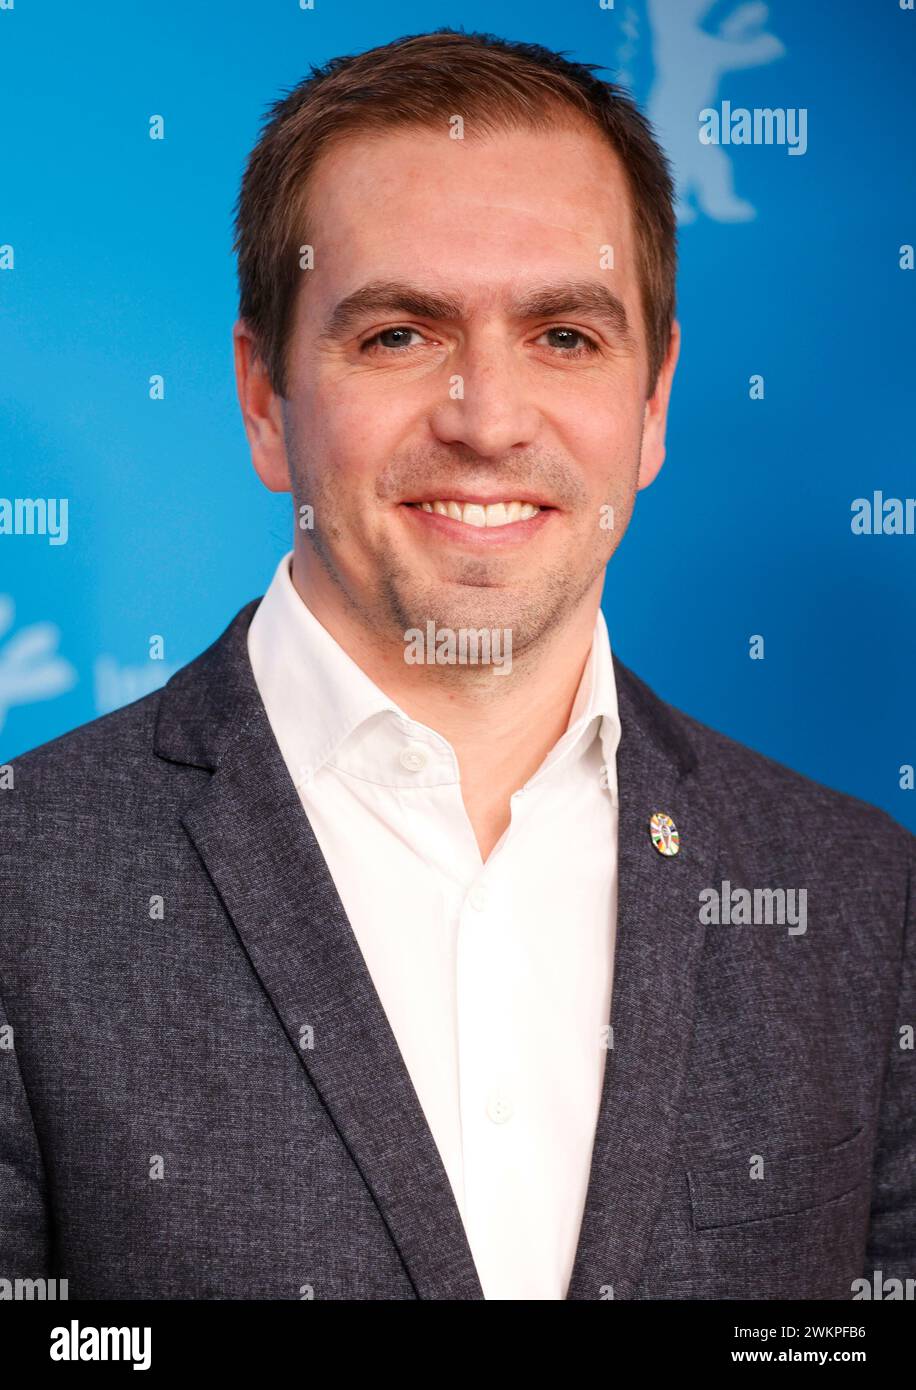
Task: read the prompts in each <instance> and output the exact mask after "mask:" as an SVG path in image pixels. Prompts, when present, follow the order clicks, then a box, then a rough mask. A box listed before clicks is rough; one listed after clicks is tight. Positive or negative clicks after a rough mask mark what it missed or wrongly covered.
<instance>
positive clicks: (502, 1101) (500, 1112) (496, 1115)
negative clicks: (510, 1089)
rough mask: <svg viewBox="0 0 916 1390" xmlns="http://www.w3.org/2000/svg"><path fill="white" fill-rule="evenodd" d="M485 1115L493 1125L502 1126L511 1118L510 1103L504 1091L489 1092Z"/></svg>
mask: <svg viewBox="0 0 916 1390" xmlns="http://www.w3.org/2000/svg"><path fill="white" fill-rule="evenodd" d="M487 1114H488V1115H489V1117H490V1119H491V1120H492V1121H493V1123H494V1124H495V1125H504V1124H505V1123H506V1121H507V1120H511V1118H512V1102H511V1100H510V1099H509V1097H508V1096H507V1095H506V1093H505V1092H504V1091H491V1092H490V1095H489V1097H488V1099H487Z"/></svg>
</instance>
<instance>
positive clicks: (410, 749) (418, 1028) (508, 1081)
mask: <svg viewBox="0 0 916 1390" xmlns="http://www.w3.org/2000/svg"><path fill="white" fill-rule="evenodd" d="M291 554H292V552H290V554H287V555H285V556H284V557H283V559H282V560H281V561H280V564H279V565H278V566H277V570H276V573H275V575H274V578H273V580H272V582H271V585H270V588H269V589H268V591H267V593H266V595H265V596H264V599H263V601H262V602H261V604H260V606H259V607H258V609H257V611H256V612H255V615H254V618H253V620H252V623H251V627H250V629H249V636H248V651H249V655H250V658H251V663H252V667H253V670H254V675H255V680H256V682H257V686H258V690H259V691H260V694H261V698H262V699H263V701H264V705H265V708H266V711H267V716H268V719H269V721H270V724H271V728H272V729H273V732H274V735H275V737H276V739H277V743H278V745H279V747H280V751H281V753H282V755H283V758H284V760H285V762H286V766H287V768H288V769H289V773H290V776H291V777H292V779H293V782H294V784H295V786H296V788H297V790H298V792H299V795H300V798H301V801H302V805H303V808H304V810H305V813H306V815H307V816H308V819H309V821H310V823H311V826H312V829H313V830H314V833H315V837H316V839H317V841H318V844H319V846H320V847H321V851H322V853H323V855H324V858H325V860H326V861H327V865H328V868H329V869H330V872H331V876H332V877H333V879H334V883H335V885H336V887H337V892H338V894H339V896H340V899H341V902H342V903H343V906H344V908H345V910H346V913H347V917H348V918H349V921H350V925H351V927H352V929H353V932H354V934H355V936H356V939H357V942H358V944H359V947H360V950H361V952H362V954H363V957H364V959H365V961H366V965H367V967H368V970H369V973H370V975H371V977H372V980H373V983H374V985H375V988H376V991H377V993H378V995H379V998H380V1000H381V1002H382V1006H383V1008H384V1010H385V1013H386V1014H387V1016H388V1020H389V1022H390V1024H391V1029H392V1032H393V1033H394V1036H395V1038H396V1040H397V1043H398V1046H399V1048H400V1051H401V1055H402V1057H403V1059H404V1063H405V1065H406V1067H407V1070H408V1072H409V1074H410V1078H411V1080H412V1082H413V1086H414V1089H415V1091H416V1094H417V1097H418V1099H419V1102H420V1105H421V1107H422V1109H423V1112H424V1114H425V1116H426V1120H427V1123H428V1125H429V1128H430V1131H431V1133H432V1135H433V1138H434V1140H435V1142H436V1144H437V1146H438V1149H439V1153H440V1155H441V1157H442V1162H443V1165H444V1167H445V1171H446V1173H447V1174H448V1178H449V1181H450V1182H451V1185H452V1189H453V1191H454V1194H455V1200H456V1203H457V1205H458V1209H459V1211H460V1213H461V1218H462V1221H463V1222H464V1228H465V1231H466V1233H467V1238H468V1243H469V1245H470V1248H471V1253H472V1255H473V1257H474V1263H475V1265H476V1267H477V1272H478V1275H479V1278H480V1282H481V1286H482V1288H483V1292H484V1296H485V1297H486V1298H488V1299H525V1300H527V1299H564V1298H565V1297H566V1289H567V1286H568V1283H569V1278H570V1274H571V1273H572V1267H573V1260H574V1257H575V1253H576V1247H577V1244H578V1237H579V1228H580V1225H581V1221H582V1213H583V1208H584V1204H585V1193H586V1187H587V1184H588V1177H589V1171H590V1165H591V1154H592V1143H593V1139H594V1133H595V1124H596V1121H597V1117H598V1108H599V1103H600V1098H601V1088H602V1081H603V1077H604V1066H605V1060H606V1055H607V1047H608V1045H609V1044H608V1038H607V1031H608V1030H607V1024H608V1022H609V1018H610V1002H611V984H612V976H613V961H614V940H615V931H616V922H617V773H616V757H617V745H618V742H619V738H620V724H619V719H618V714H617V692H616V687H615V683H614V672H613V664H612V659H611V648H610V641H609V638H608V632H607V627H606V625H605V621H604V617H603V615H602V614H601V613H600V612H599V614H598V619H597V622H596V626H595V634H594V638H593V641H592V649H591V654H590V656H589V660H588V662H587V664H586V667H585V670H584V672H583V676H582V680H581V682H580V685H579V689H578V692H577V695H576V699H575V703H574V705H573V710H572V714H571V716H570V720H569V725H568V727H567V729H566V732H565V733H564V734H563V735H562V737H561V738H560V739H559V740H558V741H557V743H556V744H555V745H554V747H553V748H552V749H551V751H550V752H549V754H548V755H547V757H546V758H545V759H544V761H543V763H542V764H541V766H540V767H539V768H538V770H537V772H536V773H535V774H534V776H533V777H531V778H530V779H529V781H528V782H526V783H525V785H524V786H523V787H521V788H520V789H519V790H518V791H516V792H515V793H514V794H513V796H512V798H511V803H510V808H511V821H510V824H509V826H508V828H507V829H506V831H505V833H504V834H503V836H502V838H501V839H500V841H499V843H498V844H497V845H496V846H495V848H494V849H493V851H492V852H491V854H490V855H489V857H488V859H487V861H486V863H484V862H483V861H482V859H481V855H480V850H479V847H478V845H477V841H476V839H475V836H474V832H473V829H472V827H471V823H470V820H469V818H468V815H467V812H466V810H465V807H464V802H463V800H462V796H461V782H460V775H459V769H458V761H457V758H456V756H455V753H454V751H453V749H452V746H451V744H450V743H449V742H448V741H447V740H446V739H444V738H443V737H442V736H441V735H440V734H438V733H436V731H435V730H434V729H430V728H427V727H426V725H424V724H418V723H417V722H415V721H414V720H412V719H410V718H409V717H408V716H407V715H406V714H405V713H404V712H403V710H401V709H400V708H399V706H398V705H396V704H395V702H394V701H393V700H391V699H389V698H388V696H387V695H385V693H384V692H383V691H382V690H380V689H379V687H378V686H377V685H375V684H374V682H373V681H371V680H370V679H369V677H368V676H367V675H366V674H365V672H364V671H363V670H362V669H361V668H360V667H359V666H358V665H357V664H356V662H355V661H353V660H352V659H351V658H350V657H349V656H348V655H347V653H346V652H345V651H344V650H343V648H342V647H341V646H340V645H339V644H338V643H337V642H336V641H335V640H334V638H333V637H331V635H330V633H328V631H327V630H326V629H325V628H324V627H322V625H321V624H320V623H319V622H318V620H317V619H316V618H315V617H314V615H313V614H312V612H311V611H310V609H309V608H308V607H307V606H306V604H305V603H304V602H303V600H302V599H301V598H300V597H299V595H298V594H297V592H296V590H295V588H294V587H293V583H292V578H291V575H290V569H289V565H290V560H291ZM508 679H511V676H510V677H508Z"/></svg>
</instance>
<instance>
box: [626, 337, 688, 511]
mask: <svg viewBox="0 0 916 1390" xmlns="http://www.w3.org/2000/svg"><path fill="white" fill-rule="evenodd" d="M680 350H681V326H680V324H679V323H678V321H677V319H675V320H674V322H673V323H672V325H671V337H670V338H669V339H668V351H667V352H666V354H665V360H664V362H663V363H662V365H661V368H660V370H659V373H658V380H657V381H656V383H655V390H654V391H653V392H652V395H651V396H650V397H649V399H648V400H647V401H646V408H645V413H644V415H643V431H642V448H641V449H640V454H639V474H638V479H637V483H636V487H637V490H639V489H640V488H644V487H648V486H649V484H650V483H654V482H655V479H656V478H657V476H658V473H659V471H660V469H661V466H662V464H663V463H664V462H665V428H666V426H667V423H668V401H669V399H670V397H671V383H672V381H673V379H674V369H675V367H676V366H677V359H678V355H679V353H680Z"/></svg>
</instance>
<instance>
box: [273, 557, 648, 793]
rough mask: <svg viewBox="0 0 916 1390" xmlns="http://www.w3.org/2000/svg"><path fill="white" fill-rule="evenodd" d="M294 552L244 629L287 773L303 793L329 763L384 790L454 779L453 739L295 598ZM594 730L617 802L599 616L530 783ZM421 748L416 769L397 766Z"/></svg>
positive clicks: (587, 741) (613, 706)
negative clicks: (566, 714) (556, 730)
mask: <svg viewBox="0 0 916 1390" xmlns="http://www.w3.org/2000/svg"><path fill="white" fill-rule="evenodd" d="M292 554H293V552H292V551H289V552H288V553H287V554H286V555H284V556H283V558H282V560H281V561H280V563H279V564H278V565H277V568H276V571H275V573H274V577H273V579H272V581H271V583H270V586H269V588H268V590H267V592H266V593H265V595H264V597H263V599H262V600H261V602H260V604H259V605H258V608H257V610H256V611H255V614H254V617H253V618H252V620H251V625H250V627H249V630H248V653H249V657H250V659H251V665H252V669H253V671H254V676H255V681H256V683H257V686H258V690H259V692H260V694H261V698H262V700H263V701H264V706H265V709H266V711H267V717H268V719H269V721H270V724H271V727H272V729H273V731H274V735H275V737H276V739H277V742H278V744H279V747H280V751H281V753H282V754H283V758H284V761H285V762H286V766H287V768H288V770H289V774H290V776H291V778H292V780H293V782H294V783H295V785H296V787H297V789H300V788H301V787H302V786H304V785H307V784H308V783H309V782H310V781H311V780H312V779H313V778H314V776H315V774H316V773H317V772H318V771H319V769H320V768H322V767H323V766H325V764H332V765H333V766H335V767H337V768H338V769H339V770H340V771H342V772H345V773H348V774H349V775H351V776H354V777H359V778H362V779H364V780H367V781H371V782H377V783H380V784H382V785H386V786H392V787H394V786H403V787H411V788H412V787H420V786H436V785H440V784H441V783H443V782H458V781H459V770H458V762H457V759H456V757H455V754H454V750H453V749H452V747H451V744H450V743H449V742H448V740H447V739H444V738H443V737H442V736H441V735H440V734H437V733H436V732H435V730H433V729H430V728H428V727H427V726H426V725H424V724H419V723H417V722H416V721H415V720H412V719H411V718H410V716H409V715H407V714H406V713H405V712H404V710H402V709H401V707H400V706H399V705H398V704H396V703H395V701H394V700H392V699H391V698H390V697H389V696H388V695H386V694H385V692H384V691H383V690H381V689H380V688H379V687H378V686H377V685H376V684H375V682H374V681H372V680H370V679H369V677H368V676H367V675H366V673H365V671H363V670H362V668H361V667H360V666H358V665H357V663H356V662H355V661H354V660H353V659H352V657H350V656H348V654H347V653H346V652H345V651H344V649H343V648H342V647H341V646H340V644H339V643H338V642H337V641H336V640H335V639H334V638H333V637H332V636H331V634H330V633H329V632H328V631H327V629H326V628H324V627H322V625H321V623H319V621H318V619H317V618H316V617H315V616H314V614H313V613H312V611H311V609H310V608H309V607H308V605H307V604H306V603H305V602H304V600H303V599H302V598H301V597H300V595H299V594H298V592H297V591H296V589H295V587H294V585H293V581H292V576H291V573H290V562H291V559H292ZM596 733H599V734H600V738H601V753H602V760H603V764H604V774H605V777H606V780H607V786H608V790H609V792H610V795H611V798H612V800H613V801H615V802H616V799H617V774H616V752H617V745H618V743H619V740H620V721H619V716H618V710H617V691H616V684H615V680H614V671H613V659H612V656H611V647H610V639H609V636H608V630H607V624H606V623H605V620H604V615H603V613H601V611H600V610H599V612H598V617H597V620H596V623H595V633H594V636H593V638H592V646H591V652H590V654H589V658H588V661H587V662H586V665H585V669H584V671H583V673H582V679H581V680H580V682H579V688H578V690H577V692H576V698H575V700H574V702H573V709H572V713H571V715H570V718H569V723H568V725H567V728H566V731H565V733H564V734H563V735H562V736H561V737H560V739H558V741H557V743H556V744H555V745H554V747H553V748H552V749H551V750H550V752H549V754H548V755H547V757H546V758H545V759H544V762H543V763H542V764H541V766H540V768H539V769H538V771H537V772H536V773H535V775H534V777H533V778H531V780H530V782H529V783H528V785H529V786H533V785H534V784H535V783H536V782H538V781H540V779H541V778H542V777H546V776H547V775H548V773H549V772H550V770H551V769H552V768H554V767H555V766H556V765H557V763H559V762H561V761H565V760H566V759H567V758H569V759H573V758H575V757H579V756H584V754H585V753H586V752H587V751H588V748H589V747H590V746H591V744H592V742H593V740H594V738H595V735H596ZM408 747H409V748H411V749H414V750H416V748H419V749H420V751H421V756H425V758H426V763H425V765H424V766H423V767H422V768H421V769H420V770H419V771H418V770H417V769H416V767H415V766H414V765H411V766H410V767H408V766H406V765H405V764H404V763H403V762H402V761H401V755H402V754H403V753H404V751H405V749H407V748H408Z"/></svg>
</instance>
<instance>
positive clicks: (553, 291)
mask: <svg viewBox="0 0 916 1390" xmlns="http://www.w3.org/2000/svg"><path fill="white" fill-rule="evenodd" d="M309 207H310V213H311V218H312V222H311V227H312V231H313V237H314V247H315V267H314V269H313V270H311V271H309V272H307V273H304V274H303V285H302V288H301V291H300V293H299V295H298V298H297V302H296V308H295V313H294V319H293V325H292V332H291V337H290V341H289V350H288V357H287V361H288V380H287V398H286V401H285V402H284V404H283V412H282V415H283V435H284V438H285V453H286V458H285V460H284V461H283V464H284V467H285V466H287V465H288V468H289V483H290V484H291V485H292V490H293V493H294V497H295V500H296V502H297V503H298V504H300V505H301V504H304V503H308V504H311V506H312V507H313V508H314V529H313V530H311V531H307V532H301V531H300V532H298V533H297V540H296V543H297V554H296V561H295V564H296V567H297V571H298V572H299V574H300V575H301V578H302V580H303V582H304V584H305V585H306V587H307V589H308V590H309V592H313V593H316V594H317V595H318V596H319V598H320V605H319V606H326V605H327V604H328V603H331V604H333V605H336V606H337V611H338V612H342V611H343V610H344V609H346V610H347V612H348V615H349V617H350V618H351V619H352V617H353V616H354V615H355V616H356V617H357V618H358V619H359V620H361V621H362V623H363V625H364V627H365V629H366V631H367V632H370V631H371V633H372V634H373V635H374V636H375V637H376V638H379V637H381V638H383V639H391V640H393V641H397V642H399V643H402V642H403V634H404V632H405V630H406V629H407V628H410V627H424V626H425V624H426V622H427V621H428V620H430V619H432V620H434V621H435V622H436V623H437V624H439V625H440V626H446V627H451V628H462V627H465V628H481V627H486V628H490V629H493V628H502V629H504V628H509V629H510V630H511V632H512V642H513V651H514V653H515V654H516V656H519V655H521V654H522V653H523V652H524V651H526V650H527V649H529V648H533V647H535V646H536V644H537V642H538V640H540V639H541V638H543V637H545V636H546V635H548V634H550V633H555V631H556V629H558V628H561V627H562V626H563V624H565V623H568V622H569V621H570V619H571V618H572V616H573V615H575V614H576V613H577V612H578V613H581V612H582V611H583V607H582V606H583V605H588V604H590V603H593V604H597V602H598V599H599V598H600V591H601V584H602V580H603V572H604V568H605V566H606V564H607V562H608V559H609V558H610V556H611V554H612V553H613V551H614V550H615V549H616V546H617V545H618V543H619V541H620V539H621V536H622V534H623V531H624V530H625V528H626V526H627V523H628V521H629V518H630V514H631V511H632V507H633V502H634V498H635V493H636V491H637V487H638V486H645V485H646V484H647V483H648V482H651V480H652V478H653V477H654V476H655V473H656V472H657V470H658V468H659V467H660V465H661V462H662V459H663V457H664V447H663V438H664V413H665V407H666V404H667V394H668V389H669V387H670V375H671V372H672V371H673V367H674V361H673V360H671V361H670V362H669V364H668V365H667V366H666V369H665V370H664V371H663V380H662V382H661V384H660V387H659V390H658V391H657V392H656V396H655V397H654V404H653V402H650V403H649V405H648V407H647V402H646V391H647V387H648V380H647V378H648V362H647V348H646V339H645V329H644V325H643V319H642V312H641V304H640V297H639V284H638V279H637V272H636V245H635V240H634V231H633V227H632V216H631V211H630V198H629V192H628V189H627V186H626V183H625V176H624V173H623V169H622V166H621V165H620V163H619V162H618V160H617V157H616V156H615V154H614V153H613V151H611V150H610V149H609V148H608V147H607V146H605V144H604V143H603V142H602V141H601V140H600V139H599V138H598V137H597V136H596V135H593V134H592V133H591V132H588V131H585V130H570V131H563V130H558V131H556V132H552V133H543V132H534V131H530V132H529V131H524V132H515V133H509V134H502V135H499V136H495V137H489V138H487V139H482V140H473V139H470V138H469V139H467V140H453V139H451V138H449V135H448V131H447V130H446V131H444V132H443V133H442V134H438V133H435V132H430V131H427V130H423V129H406V130H399V131H394V132H391V133H385V134H381V135H374V136H370V137H363V136H354V137H352V138H350V139H347V140H345V141H344V142H343V143H342V144H341V145H340V146H338V147H337V148H335V149H333V150H331V151H329V152H328V153H326V154H325V155H324V157H323V158H322V160H321V161H320V162H319V164H318V166H317V168H316V170H315V172H314V175H313V178H312V182H311V185H310V198H309ZM611 248H612V250H611ZM611 267H612V268H611ZM386 286H388V287H391V288H390V290H386V289H385V288H384V287H386ZM367 289H368V292H367V293H364V295H363V301H362V302H360V301H359V300H357V301H356V302H353V301H352V298H351V297H352V296H354V295H357V294H359V292H361V291H363V292H366V291H367ZM348 301H350V303H349V305H348ZM674 356H676V343H675V344H674ZM256 462H257V459H256ZM276 467H277V468H278V469H279V467H280V465H279V463H278V464H277V465H276ZM259 471H261V474H262V477H265V471H269V470H268V469H266V468H262V467H260V465H259ZM265 481H267V482H268V484H269V485H277V486H282V485H284V484H285V482H286V480H285V479H283V480H282V482H281V481H279V480H278V479H276V478H273V479H271V478H269V477H265ZM424 503H425V504H426V506H425V507H424V506H423V505H422V504H424ZM436 503H438V504H445V507H444V509H443V507H441V506H440V507H439V508H438V509H435V508H434V509H433V510H429V508H430V506H431V505H432V504H436ZM519 503H521V504H527V506H524V509H523V510H522V509H520V508H519V507H518V505H513V504H519ZM501 504H502V505H501ZM533 506H536V507H537V508H539V510H537V511H536V512H535V513H534V514H533V515H532V514H531V508H532V507H533ZM503 507H505V510H503ZM443 510H445V511H446V513H447V514H445V515H443V514H442V512H443ZM516 518H517V519H516ZM484 521H485V522H486V523H487V524H485V525H482V524H481V522H484Z"/></svg>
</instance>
